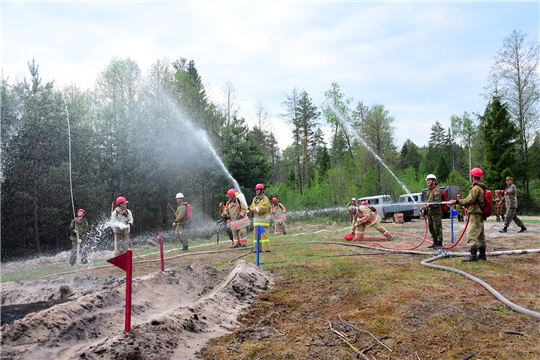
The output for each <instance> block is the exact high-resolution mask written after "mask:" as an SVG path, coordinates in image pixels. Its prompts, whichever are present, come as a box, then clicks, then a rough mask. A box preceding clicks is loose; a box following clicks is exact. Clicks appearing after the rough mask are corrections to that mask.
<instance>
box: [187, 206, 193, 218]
mask: <svg viewBox="0 0 540 360" xmlns="http://www.w3.org/2000/svg"><path fill="white" fill-rule="evenodd" d="M192 217H193V210H192V209H191V205H190V204H187V205H186V219H188V220H191V218H192Z"/></svg>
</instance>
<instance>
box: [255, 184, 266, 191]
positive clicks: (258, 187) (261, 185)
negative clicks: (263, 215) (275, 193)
mask: <svg viewBox="0 0 540 360" xmlns="http://www.w3.org/2000/svg"><path fill="white" fill-rule="evenodd" d="M255 190H264V185H263V184H257V185H255Z"/></svg>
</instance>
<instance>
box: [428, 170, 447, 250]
mask: <svg viewBox="0 0 540 360" xmlns="http://www.w3.org/2000/svg"><path fill="white" fill-rule="evenodd" d="M426 182H427V185H428V187H429V189H428V190H427V192H426V199H425V203H424V215H425V216H426V217H427V219H428V226H429V233H430V234H431V239H432V240H433V244H431V245H430V246H428V247H430V248H433V249H436V250H439V249H442V248H443V231H442V204H441V203H442V194H441V190H440V189H439V187H438V186H437V177H436V176H435V175H433V174H429V175H428V176H426Z"/></svg>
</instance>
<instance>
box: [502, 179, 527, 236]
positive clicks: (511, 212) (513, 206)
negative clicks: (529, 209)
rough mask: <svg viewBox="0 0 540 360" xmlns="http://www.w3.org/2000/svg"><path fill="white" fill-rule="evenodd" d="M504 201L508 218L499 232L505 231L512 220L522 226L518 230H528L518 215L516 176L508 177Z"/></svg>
mask: <svg viewBox="0 0 540 360" xmlns="http://www.w3.org/2000/svg"><path fill="white" fill-rule="evenodd" d="M504 202H505V203H506V220H504V227H503V228H502V229H501V230H499V232H502V233H505V232H506V229H508V226H509V225H510V223H511V222H512V221H514V223H515V224H516V225H517V226H519V227H520V228H521V230H519V231H518V232H520V233H522V232H524V231H526V230H527V228H526V227H525V225H524V224H523V221H521V220H520V219H519V218H518V217H517V207H518V201H517V188H516V185H514V178H513V177H511V176H507V177H506V190H504Z"/></svg>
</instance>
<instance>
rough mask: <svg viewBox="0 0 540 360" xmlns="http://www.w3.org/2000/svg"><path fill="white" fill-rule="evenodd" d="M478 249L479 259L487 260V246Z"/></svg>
mask: <svg viewBox="0 0 540 360" xmlns="http://www.w3.org/2000/svg"><path fill="white" fill-rule="evenodd" d="M478 250H480V254H478V260H487V257H486V248H485V247H481V248H478Z"/></svg>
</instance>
